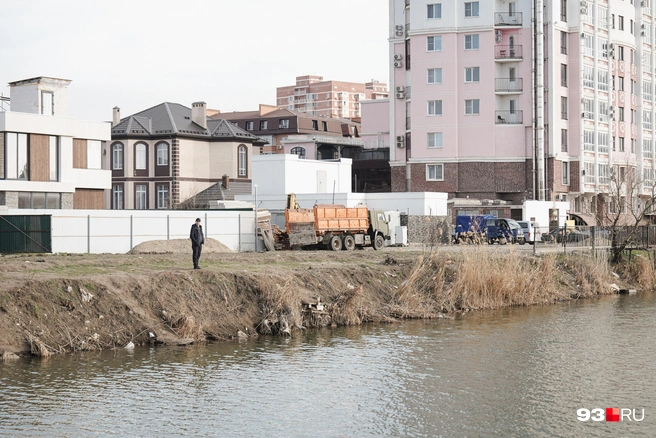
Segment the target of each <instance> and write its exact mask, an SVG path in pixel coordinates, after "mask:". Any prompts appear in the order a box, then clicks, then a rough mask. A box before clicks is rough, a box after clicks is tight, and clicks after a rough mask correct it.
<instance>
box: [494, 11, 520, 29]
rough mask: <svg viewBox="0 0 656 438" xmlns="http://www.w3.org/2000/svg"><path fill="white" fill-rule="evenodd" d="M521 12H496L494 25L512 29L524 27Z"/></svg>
mask: <svg viewBox="0 0 656 438" xmlns="http://www.w3.org/2000/svg"><path fill="white" fill-rule="evenodd" d="M522 18H523V17H522V13H521V12H496V13H495V14H494V25H495V26H497V27H512V26H518V27H519V26H521V25H522Z"/></svg>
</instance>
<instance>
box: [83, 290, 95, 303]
mask: <svg viewBox="0 0 656 438" xmlns="http://www.w3.org/2000/svg"><path fill="white" fill-rule="evenodd" d="M80 294H82V302H84V303H88V302H89V301H91V298H93V294H92V293H91V292H87V291H85V290H84V289H82V288H80Z"/></svg>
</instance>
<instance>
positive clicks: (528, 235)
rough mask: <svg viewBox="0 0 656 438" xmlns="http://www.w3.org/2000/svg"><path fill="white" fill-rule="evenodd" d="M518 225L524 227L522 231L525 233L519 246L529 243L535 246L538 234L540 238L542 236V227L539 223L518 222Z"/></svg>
mask: <svg viewBox="0 0 656 438" xmlns="http://www.w3.org/2000/svg"><path fill="white" fill-rule="evenodd" d="M517 223H518V224H519V226H520V227H522V231H523V232H524V238H523V239H522V240H520V241H519V244H520V245H523V244H525V243H528V244H529V245H533V244H534V243H535V238H536V232H537V236H538V238H539V235H540V226H539V225H538V223H537V222H531V221H517Z"/></svg>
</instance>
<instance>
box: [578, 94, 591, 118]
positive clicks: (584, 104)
mask: <svg viewBox="0 0 656 438" xmlns="http://www.w3.org/2000/svg"><path fill="white" fill-rule="evenodd" d="M581 109H582V110H583V118H584V119H587V120H594V100H592V99H586V98H583V99H581Z"/></svg>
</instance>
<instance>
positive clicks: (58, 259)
mask: <svg viewBox="0 0 656 438" xmlns="http://www.w3.org/2000/svg"><path fill="white" fill-rule="evenodd" d="M201 260H202V262H201V265H202V266H203V269H202V270H197V271H194V270H192V269H189V267H190V265H191V260H190V255H189V254H128V255H24V256H4V257H1V258H0V272H1V273H2V278H3V281H2V283H1V284H0V355H2V354H5V356H7V357H8V356H9V355H11V354H19V355H26V354H34V355H40V356H48V355H51V354H58V353H66V352H71V351H81V350H99V349H107V348H122V347H125V346H126V345H127V344H129V343H133V344H135V345H146V344H149V343H155V344H173V345H175V344H186V343H190V342H198V341H205V340H224V339H235V338H240V337H242V338H243V337H247V336H256V335H258V334H279V333H281V334H289V333H291V332H293V331H295V330H302V329H304V328H309V327H315V326H330V325H356V324H362V323H365V322H393V321H395V320H398V319H402V318H438V317H455V316H457V315H459V314H461V313H462V312H466V311H469V310H476V309H486V308H498V307H505V306H520V305H536V304H549V303H556V302H561V301H566V300H572V299H577V298H583V297H590V296H594V295H598V294H611V293H614V292H615V287H614V286H612V285H613V284H615V285H617V286H619V287H633V288H640V289H651V288H652V286H653V285H654V284H656V282H655V281H654V274H653V269H651V262H650V261H649V260H647V259H642V258H634V259H633V260H632V262H631V263H630V264H626V265H623V266H620V267H617V268H616V269H615V271H613V270H611V269H610V267H609V266H608V265H607V264H606V263H605V262H603V261H599V260H594V259H592V258H590V257H588V256H582V255H576V254H575V255H569V256H567V257H564V256H562V255H543V256H540V257H533V256H530V255H528V254H524V253H518V252H516V251H513V250H512V248H508V249H507V250H506V249H504V250H503V251H495V252H493V253H490V252H489V251H486V250H482V249H481V250H479V249H476V248H471V251H469V250H468V251H460V252H458V253H452V252H449V251H448V250H438V251H433V252H425V251H408V250H403V251H400V250H399V251H397V250H394V249H387V250H384V251H373V250H370V249H369V250H362V251H352V252H348V251H341V252H331V251H316V252H306V251H287V252H275V253H259V254H254V253H213V254H207V255H204V256H203V258H202V259H201ZM629 280H630V281H629ZM317 304H319V305H318V306H317ZM322 306H323V309H322Z"/></svg>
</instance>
